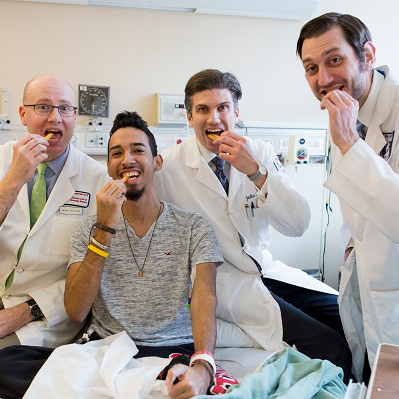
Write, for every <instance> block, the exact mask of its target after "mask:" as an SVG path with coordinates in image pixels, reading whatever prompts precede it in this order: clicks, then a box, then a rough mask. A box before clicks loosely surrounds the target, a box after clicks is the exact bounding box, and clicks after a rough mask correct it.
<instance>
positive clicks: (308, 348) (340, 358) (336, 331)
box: [262, 278, 352, 383]
mask: <svg viewBox="0 0 399 399" xmlns="http://www.w3.org/2000/svg"><path fill="white" fill-rule="evenodd" d="M262 280H263V283H264V284H265V286H266V287H267V288H268V289H269V291H270V293H271V294H272V296H273V298H274V299H275V300H276V302H277V303H278V304H279V306H280V310H281V318H282V321H283V339H284V341H285V342H286V343H287V344H289V345H291V346H293V345H295V346H296V348H297V349H298V351H299V352H302V353H303V354H305V355H307V356H309V357H310V358H312V359H316V358H317V359H323V360H324V359H326V360H329V361H330V362H332V363H334V364H335V365H336V366H338V367H341V368H342V370H343V371H344V381H345V382H346V383H347V382H348V381H349V378H351V367H352V355H351V352H350V350H349V347H348V343H347V342H346V339H345V334H344V331H343V328H342V323H341V319H340V316H339V309H338V303H337V296H336V295H332V294H325V293H323V292H318V291H313V290H309V289H307V288H302V287H297V286H295V285H291V284H287V283H284V282H281V281H277V280H272V279H268V278H262Z"/></svg>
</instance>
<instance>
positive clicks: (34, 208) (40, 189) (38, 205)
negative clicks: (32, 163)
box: [5, 163, 47, 290]
mask: <svg viewBox="0 0 399 399" xmlns="http://www.w3.org/2000/svg"><path fill="white" fill-rule="evenodd" d="M46 168H47V165H46V164H45V163H39V165H38V166H37V173H38V176H37V180H36V183H35V184H34V186H33V189H32V195H31V198H30V204H29V211H30V228H31V229H32V227H33V226H34V224H35V223H36V221H37V219H39V216H40V214H41V213H42V210H43V208H44V206H45V205H46V179H45V177H44V172H45V170H46ZM25 241H26V238H25V240H24V241H23V243H22V244H21V246H20V247H19V249H18V253H17V265H18V263H19V259H20V257H21V254H22V250H23V248H24V245H25ZM13 281H14V270H13V271H12V272H11V273H10V275H9V276H8V277H7V280H6V284H5V289H6V290H8V289H9V288H10V287H11V285H12V282H13Z"/></svg>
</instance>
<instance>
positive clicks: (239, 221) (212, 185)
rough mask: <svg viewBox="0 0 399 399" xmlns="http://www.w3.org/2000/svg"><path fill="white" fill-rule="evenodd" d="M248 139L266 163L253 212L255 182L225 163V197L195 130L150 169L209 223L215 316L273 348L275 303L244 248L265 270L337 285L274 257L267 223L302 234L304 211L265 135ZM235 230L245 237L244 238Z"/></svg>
mask: <svg viewBox="0 0 399 399" xmlns="http://www.w3.org/2000/svg"><path fill="white" fill-rule="evenodd" d="M247 140H248V142H249V143H250V145H251V149H252V152H253V154H254V156H255V158H256V159H257V160H258V161H260V162H262V163H263V164H264V165H265V166H266V167H267V168H268V171H269V175H268V177H267V183H266V184H267V191H268V194H267V199H266V201H265V203H264V204H262V205H261V206H260V207H259V208H258V207H255V208H254V209H253V212H254V216H252V211H251V203H252V202H253V203H254V206H257V203H258V201H257V195H256V189H255V185H254V183H253V182H251V181H250V180H249V179H248V177H247V176H246V175H244V174H243V173H241V172H239V171H237V170H236V169H235V168H234V167H233V166H231V169H230V176H229V196H228V197H227V195H226V193H225V192H224V190H223V187H222V185H221V184H220V182H219V181H218V179H217V177H216V176H215V174H214V173H213V172H212V170H211V168H210V167H209V165H208V164H207V163H206V161H205V159H204V158H203V157H202V156H201V153H200V150H199V147H198V144H197V140H196V139H195V137H190V138H189V139H188V140H186V141H184V142H183V143H182V144H179V145H178V146H176V147H174V148H172V149H170V150H167V151H165V152H164V153H163V154H162V155H163V158H164V166H163V168H162V170H161V171H160V172H159V173H156V174H155V187H156V189H157V193H158V195H159V197H160V198H162V199H164V200H165V201H168V202H171V203H173V204H175V205H176V206H178V207H180V208H183V209H191V210H194V211H197V212H198V213H200V214H201V215H202V216H204V217H205V218H206V219H207V220H209V221H210V222H211V223H212V225H213V227H214V229H215V232H216V236H217V239H218V242H219V245H220V248H221V250H222V253H223V257H224V259H225V263H224V264H223V265H222V266H220V267H219V268H218V277H217V296H218V307H217V317H219V318H221V319H222V320H226V321H229V322H231V323H234V324H237V325H239V326H240V327H241V328H242V329H243V330H244V331H245V332H246V333H247V334H248V335H250V336H251V338H253V339H254V340H255V341H256V342H258V343H259V344H260V345H261V346H262V347H263V348H265V349H267V350H272V349H278V348H279V346H278V344H277V342H278V341H279V340H280V341H281V333H282V329H281V315H280V311H279V308H278V305H277V303H276V302H275V301H274V300H273V299H272V297H271V295H270V293H269V292H268V291H267V290H266V288H265V287H264V285H263V283H262V281H261V279H260V277H259V272H258V269H257V267H256V265H255V263H254V262H253V260H252V259H251V258H250V257H249V256H247V254H249V255H250V256H251V257H252V258H254V259H256V261H257V262H258V263H259V264H260V265H261V267H262V273H263V275H264V276H265V277H270V278H274V279H277V280H280V281H286V282H288V283H290V284H294V285H300V286H303V287H307V288H310V289H314V290H320V291H324V292H330V293H335V291H334V290H332V289H331V288H330V287H328V286H327V285H325V284H323V283H321V282H319V281H318V280H316V279H314V278H312V277H309V276H308V275H307V274H306V273H304V272H302V271H301V270H299V269H295V268H290V267H288V266H286V265H284V264H283V263H281V262H279V261H273V260H272V256H271V254H270V252H269V251H268V249H267V247H268V245H269V242H270V228H269V224H271V225H272V226H273V227H274V228H275V229H276V230H277V231H279V232H281V233H282V234H285V235H287V236H300V235H301V234H303V232H304V231H305V230H306V228H307V227H308V224H309V220H310V211H309V207H308V204H307V202H306V200H305V199H304V198H303V197H302V196H301V195H300V194H299V193H298V192H297V191H296V190H295V189H294V188H293V186H292V184H291V182H290V180H289V179H288V177H287V176H286V175H285V174H284V173H283V172H278V171H277V170H276V167H275V166H274V164H273V161H275V159H276V154H275V153H274V151H273V147H272V146H271V145H270V144H269V143H266V142H261V141H257V140H251V139H249V138H248V139H247ZM246 205H248V206H249V208H246V207H245V206H246ZM246 209H248V210H246ZM239 234H240V235H241V236H242V238H243V239H244V241H245V242H244V245H243V246H242V245H241V242H240V237H239ZM233 266H234V267H233ZM245 284H247V285H245ZM277 337H278V338H277Z"/></svg>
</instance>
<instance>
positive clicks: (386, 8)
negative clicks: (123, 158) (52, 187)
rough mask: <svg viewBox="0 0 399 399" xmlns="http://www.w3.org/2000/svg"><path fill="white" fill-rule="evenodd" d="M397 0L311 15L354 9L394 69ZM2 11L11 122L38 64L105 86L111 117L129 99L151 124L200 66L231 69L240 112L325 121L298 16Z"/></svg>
mask: <svg viewBox="0 0 399 399" xmlns="http://www.w3.org/2000/svg"><path fill="white" fill-rule="evenodd" d="M398 8H399V5H398V4H397V2H396V1H395V0H384V1H382V2H381V3H380V6H379V7H376V6H375V2H372V1H369V0H363V1H361V0H351V1H347V0H345V1H344V0H321V1H320V3H319V5H318V7H317V10H316V12H315V15H318V14H320V13H322V12H326V11H330V10H338V11H340V12H350V13H353V14H356V15H358V16H359V17H360V18H362V19H363V20H364V21H365V22H366V24H368V25H369V26H370V28H371V30H372V32H373V35H374V41H375V43H376V46H377V48H378V53H377V55H378V57H377V60H378V62H379V63H385V62H388V61H389V63H390V64H391V65H392V66H393V67H395V69H397V70H399V53H398V52H397V51H394V52H393V51H392V48H393V44H394V43H395V40H394V39H393V38H395V37H399V32H398V30H399V25H398V24H397V23H396V20H395V18H396V15H398V13H397V12H395V11H394V10H398ZM0 17H1V19H0V30H1V36H0V37H1V47H0V48H1V52H0V54H1V56H0V57H1V58H0V88H3V87H6V88H8V89H9V91H10V101H11V102H10V107H11V120H12V122H14V123H18V122H19V120H18V113H17V110H18V106H19V104H20V101H21V93H22V90H23V84H24V83H25V82H26V81H27V80H28V79H30V78H31V77H32V76H34V75H36V74H39V73H43V72H56V73H59V74H61V75H63V76H65V78H66V79H67V80H68V81H69V82H70V83H71V84H72V86H73V87H74V89H75V90H76V89H77V85H78V84H79V83H86V84H95V85H105V86H110V87H111V101H110V102H111V105H110V120H111V119H112V118H113V117H114V116H115V114H116V113H117V112H119V111H120V110H123V109H129V110H137V111H138V112H139V113H140V114H142V116H143V117H144V118H145V119H147V120H148V122H149V124H150V125H154V124H155V123H156V106H155V105H156V102H155V93H156V92H166V93H182V92H183V90H184V84H185V82H186V81H187V79H188V78H189V77H190V76H191V75H192V74H193V73H195V72H197V71H198V70H200V69H203V68H207V67H215V68H219V69H221V70H229V71H232V72H234V73H235V74H236V75H237V76H238V78H239V79H240V81H241V83H242V87H243V91H244V95H243V99H242V101H241V118H242V119H244V120H252V121H278V122H284V121H287V122H305V123H307V122H308V123H313V122H325V121H326V113H325V112H322V111H320V110H319V107H318V103H317V100H316V99H314V98H313V95H312V94H311V92H310V89H309V88H308V86H307V84H306V81H305V79H304V74H303V69H302V66H301V63H300V61H299V60H298V59H297V58H296V55H295V43H296V39H297V36H298V33H299V30H300V28H301V26H302V24H303V22H304V21H290V20H272V19H263V18H246V17H230V16H217V15H201V14H189V13H174V12H163V11H149V10H137V9H121V8H108V7H89V6H79V5H63V4H47V3H29V2H18V1H1V2H0ZM86 121H87V119H86V118H85V117H79V118H78V123H86ZM107 122H109V121H107V120H106V121H105V123H107Z"/></svg>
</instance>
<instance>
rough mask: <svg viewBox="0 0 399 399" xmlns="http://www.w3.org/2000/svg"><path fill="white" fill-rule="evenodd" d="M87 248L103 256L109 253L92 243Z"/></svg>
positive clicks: (105, 256)
mask: <svg viewBox="0 0 399 399" xmlns="http://www.w3.org/2000/svg"><path fill="white" fill-rule="evenodd" d="M87 248H89V249H90V250H91V251H93V252H95V253H96V254H97V255H100V256H102V257H103V258H108V256H109V253H108V252H105V251H101V249H99V248H97V247H95V246H94V245H91V244H90V245H89V246H88V247H87Z"/></svg>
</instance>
